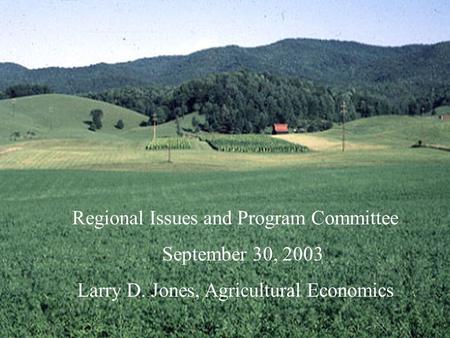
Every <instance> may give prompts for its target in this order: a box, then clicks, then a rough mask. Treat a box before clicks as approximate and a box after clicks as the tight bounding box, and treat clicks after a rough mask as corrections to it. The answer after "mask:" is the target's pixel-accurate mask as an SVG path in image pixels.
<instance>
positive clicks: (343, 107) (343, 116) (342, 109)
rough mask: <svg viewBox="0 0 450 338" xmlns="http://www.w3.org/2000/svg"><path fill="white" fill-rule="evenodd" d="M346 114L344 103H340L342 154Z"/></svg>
mask: <svg viewBox="0 0 450 338" xmlns="http://www.w3.org/2000/svg"><path fill="white" fill-rule="evenodd" d="M346 112H347V105H346V104H345V101H342V105H341V113H342V152H344V151H345V113H346Z"/></svg>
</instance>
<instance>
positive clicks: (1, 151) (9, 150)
mask: <svg viewBox="0 0 450 338" xmlns="http://www.w3.org/2000/svg"><path fill="white" fill-rule="evenodd" d="M20 149H22V147H8V148H0V155H2V154H7V153H12V152H14V151H17V150H20Z"/></svg>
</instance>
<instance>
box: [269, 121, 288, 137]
mask: <svg viewBox="0 0 450 338" xmlns="http://www.w3.org/2000/svg"><path fill="white" fill-rule="evenodd" d="M288 133H289V128H288V125H287V123H275V124H274V125H273V126H272V134H274V135H276V134H288Z"/></svg>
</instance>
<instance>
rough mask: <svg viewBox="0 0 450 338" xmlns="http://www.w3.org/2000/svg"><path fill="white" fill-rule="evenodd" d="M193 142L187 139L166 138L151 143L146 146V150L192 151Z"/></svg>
mask: <svg viewBox="0 0 450 338" xmlns="http://www.w3.org/2000/svg"><path fill="white" fill-rule="evenodd" d="M191 147H192V146H191V142H190V141H189V139H187V138H186V137H164V138H159V139H156V140H154V141H151V142H149V143H148V144H147V145H146V146H145V149H146V150H165V149H173V150H183V149H191Z"/></svg>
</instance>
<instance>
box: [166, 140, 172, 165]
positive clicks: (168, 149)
mask: <svg viewBox="0 0 450 338" xmlns="http://www.w3.org/2000/svg"><path fill="white" fill-rule="evenodd" d="M168 142H169V143H168V147H167V151H168V152H167V162H168V163H172V159H171V158H170V140H169V141H168Z"/></svg>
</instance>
